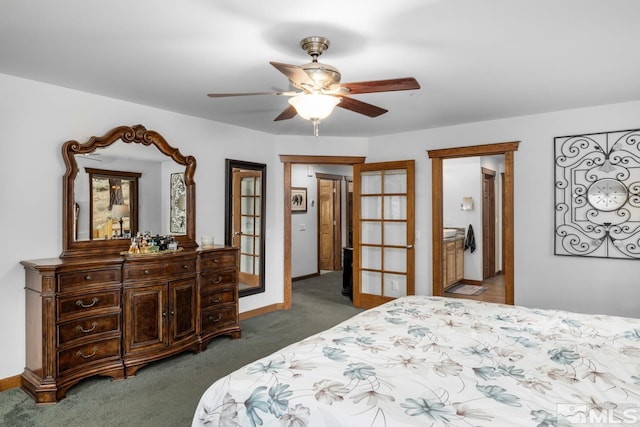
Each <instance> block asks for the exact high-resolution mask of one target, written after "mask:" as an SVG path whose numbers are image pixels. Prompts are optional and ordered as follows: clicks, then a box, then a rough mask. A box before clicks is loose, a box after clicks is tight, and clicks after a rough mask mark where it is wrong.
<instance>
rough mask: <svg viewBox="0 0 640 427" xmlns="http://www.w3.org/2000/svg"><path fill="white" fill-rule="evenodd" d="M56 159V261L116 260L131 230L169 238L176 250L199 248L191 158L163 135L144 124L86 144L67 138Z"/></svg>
mask: <svg viewBox="0 0 640 427" xmlns="http://www.w3.org/2000/svg"><path fill="white" fill-rule="evenodd" d="M62 156H63V158H64V161H65V165H66V168H67V170H66V173H65V175H64V178H63V250H62V255H61V257H63V258H66V257H74V256H86V255H104V254H114V255H115V254H118V253H120V252H122V251H126V250H127V249H128V247H129V245H130V237H131V236H132V235H135V234H136V233H137V232H142V233H144V232H150V233H151V234H153V235H156V234H160V235H167V234H172V235H174V236H175V237H176V240H177V241H178V247H183V248H195V247H197V244H196V241H195V182H194V179H193V177H194V173H195V168H196V159H195V158H194V157H193V156H184V155H183V154H182V153H180V150H179V149H178V148H175V147H172V146H171V145H169V143H168V142H167V141H166V140H165V139H164V138H163V137H162V135H160V134H159V133H157V132H155V131H150V130H147V129H145V127H144V126H142V125H135V126H132V127H129V126H120V127H117V128H114V129H112V130H111V131H109V132H107V133H106V134H105V135H103V136H100V137H96V136H94V137H91V138H89V139H88V140H87V141H86V142H84V143H80V142H78V141H73V140H72V141H67V142H66V143H65V144H64V145H63V147H62ZM177 181H180V185H176V182H177ZM177 190H180V191H179V192H178V191H177ZM105 197H106V198H109V200H105ZM176 212H177V213H178V214H179V215H178V216H177V217H176V215H177V214H176ZM176 224H178V225H176Z"/></svg>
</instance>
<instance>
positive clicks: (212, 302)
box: [209, 295, 222, 304]
mask: <svg viewBox="0 0 640 427" xmlns="http://www.w3.org/2000/svg"><path fill="white" fill-rule="evenodd" d="M220 301H222V297H221V296H220V295H218V298H216V299H213V297H210V298H209V302H210V303H211V304H215V303H217V302H220Z"/></svg>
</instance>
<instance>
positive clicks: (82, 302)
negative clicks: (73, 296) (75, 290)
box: [76, 297, 98, 308]
mask: <svg viewBox="0 0 640 427" xmlns="http://www.w3.org/2000/svg"><path fill="white" fill-rule="evenodd" d="M97 302H98V297H93V299H92V300H91V304H85V303H84V301H82V300H81V299H79V300H78V301H76V305H77V306H78V307H82V308H89V307H93V306H94V305H96V304H97Z"/></svg>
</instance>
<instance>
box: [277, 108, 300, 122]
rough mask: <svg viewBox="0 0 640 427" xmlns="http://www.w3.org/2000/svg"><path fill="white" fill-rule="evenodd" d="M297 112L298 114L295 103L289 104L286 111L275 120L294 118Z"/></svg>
mask: <svg viewBox="0 0 640 427" xmlns="http://www.w3.org/2000/svg"><path fill="white" fill-rule="evenodd" d="M296 114H298V112H297V111H296V109H295V108H293V105H289V106H288V107H287V108H285V109H284V111H283V112H282V113H280V115H279V116H278V117H276V118H275V119H273V121H274V122H277V121H280V120H288V119H292V118H294V117H295V116H296Z"/></svg>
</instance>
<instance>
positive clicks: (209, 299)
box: [200, 288, 236, 309]
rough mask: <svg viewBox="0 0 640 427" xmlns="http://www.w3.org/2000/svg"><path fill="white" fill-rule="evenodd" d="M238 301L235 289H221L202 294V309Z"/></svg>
mask: <svg viewBox="0 0 640 427" xmlns="http://www.w3.org/2000/svg"><path fill="white" fill-rule="evenodd" d="M235 301H236V292H235V289H234V288H232V289H228V288H227V289H221V290H218V291H209V292H202V294H201V296H200V307H201V308H202V309H206V308H207V307H213V306H215V305H217V304H225V303H230V302H231V303H232V302H235Z"/></svg>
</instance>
